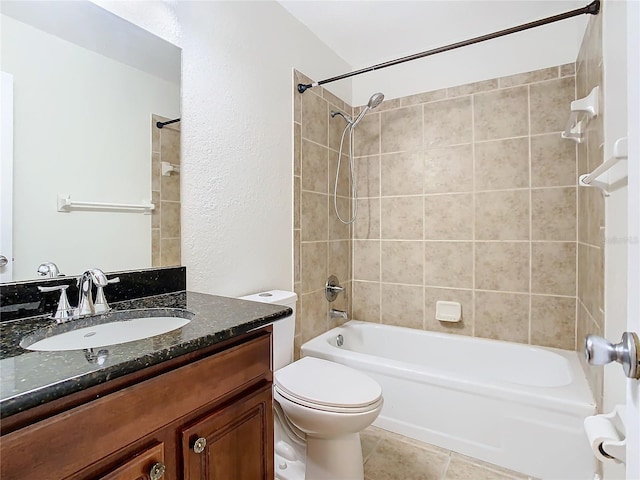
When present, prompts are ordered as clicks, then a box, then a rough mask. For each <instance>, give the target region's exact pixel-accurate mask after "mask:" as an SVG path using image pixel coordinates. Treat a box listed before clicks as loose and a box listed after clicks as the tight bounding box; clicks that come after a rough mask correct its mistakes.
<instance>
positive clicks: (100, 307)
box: [93, 277, 120, 313]
mask: <svg viewBox="0 0 640 480" xmlns="http://www.w3.org/2000/svg"><path fill="white" fill-rule="evenodd" d="M112 283H120V277H115V278H112V279H110V280H107V285H108V284H112ZM93 308H94V309H95V313H104V312H108V311H109V310H111V307H110V306H109V304H108V303H107V299H106V297H105V296H104V286H102V285H98V290H97V292H96V301H95V303H94V304H93Z"/></svg>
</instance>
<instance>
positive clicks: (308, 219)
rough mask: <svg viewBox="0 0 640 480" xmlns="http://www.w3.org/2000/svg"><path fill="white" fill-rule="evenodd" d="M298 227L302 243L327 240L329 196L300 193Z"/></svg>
mask: <svg viewBox="0 0 640 480" xmlns="http://www.w3.org/2000/svg"><path fill="white" fill-rule="evenodd" d="M301 198H302V201H301V210H300V226H301V227H302V241H303V242H307V241H318V240H327V239H328V238H329V228H328V205H329V196H328V195H323V194H320V193H313V192H302V193H301Z"/></svg>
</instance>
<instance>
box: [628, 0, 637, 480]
mask: <svg viewBox="0 0 640 480" xmlns="http://www.w3.org/2000/svg"><path fill="white" fill-rule="evenodd" d="M627 8H628V10H627V15H628V16H627V88H628V92H627V99H628V105H629V108H628V123H627V125H628V138H629V144H628V145H629V156H628V158H629V159H628V161H627V164H628V169H629V170H628V171H629V190H628V191H629V204H628V212H629V225H628V232H629V233H628V235H629V242H628V244H629V249H628V262H629V268H628V270H627V272H628V273H627V275H628V278H627V282H628V283H627V296H628V299H627V331H628V332H636V333H637V334H638V335H640V46H639V45H640V2H635V1H631V2H627ZM626 428H627V467H626V468H627V480H638V479H640V380H632V379H628V380H627V421H626Z"/></svg>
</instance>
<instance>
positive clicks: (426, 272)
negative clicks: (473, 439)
mask: <svg viewBox="0 0 640 480" xmlns="http://www.w3.org/2000/svg"><path fill="white" fill-rule="evenodd" d="M574 95H575V81H574V65H573V64H567V65H562V66H556V67H551V68H546V69H543V70H537V71H533V72H528V73H523V74H518V75H513V76H509V77H502V78H497V79H492V80H487V81H483V82H478V83H474V84H469V85H462V86H457V87H452V88H447V89H443V90H437V91H431V92H426V93H423V94H417V95H412V96H409V97H403V98H400V99H393V100H390V101H386V102H384V103H383V104H382V105H381V106H380V108H379V110H374V111H373V112H372V113H370V114H368V115H367V116H366V117H365V120H364V121H363V122H362V123H361V124H360V126H359V128H358V130H357V133H356V135H357V137H356V155H357V156H358V157H359V158H358V161H357V169H358V182H359V192H360V196H361V199H360V209H361V212H362V214H363V215H362V218H361V219H360V220H358V222H356V225H355V228H354V235H353V245H354V247H353V256H354V259H353V265H354V266H353V268H354V271H353V278H354V282H353V316H354V318H356V319H360V320H366V321H372V322H382V323H387V324H393V325H401V326H407V327H412V328H419V329H422V328H424V329H428V330H436V331H445V332H450V333H459V334H464V335H473V336H478V337H486V338H494V339H500V340H509V341H514V342H521V343H531V344H537V345H548V346H553V347H559V348H564V349H571V350H573V349H574V348H575V338H576V337H575V330H576V320H575V318H576V315H575V312H576V187H575V184H576V149H575V144H573V143H572V142H570V141H568V140H563V139H561V138H560V131H562V130H563V129H564V126H565V122H566V120H567V115H568V113H567V112H568V107H569V103H570V102H571V100H573V99H574V98H575V96H574ZM437 300H449V301H456V302H460V303H461V305H462V311H463V321H462V322H460V323H455V324H452V323H446V322H439V321H437V320H436V319H435V304H436V301H437Z"/></svg>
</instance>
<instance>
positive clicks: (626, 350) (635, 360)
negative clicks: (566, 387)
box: [584, 332, 640, 379]
mask: <svg viewBox="0 0 640 480" xmlns="http://www.w3.org/2000/svg"><path fill="white" fill-rule="evenodd" d="M584 354H585V358H586V359H587V362H589V363H590V364H591V365H606V364H608V363H611V362H618V363H619V364H621V365H622V369H623V370H624V374H625V375H626V376H627V377H629V378H636V379H638V378H640V340H638V335H636V334H635V333H634V332H624V333H623V334H622V340H621V341H620V343H616V344H613V343H611V342H610V341H609V340H607V339H606V338H602V337H599V336H597V335H587V336H586V338H585V341H584Z"/></svg>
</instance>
